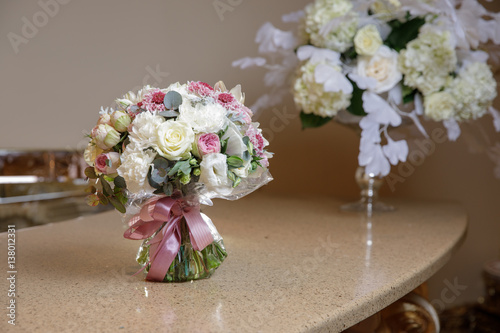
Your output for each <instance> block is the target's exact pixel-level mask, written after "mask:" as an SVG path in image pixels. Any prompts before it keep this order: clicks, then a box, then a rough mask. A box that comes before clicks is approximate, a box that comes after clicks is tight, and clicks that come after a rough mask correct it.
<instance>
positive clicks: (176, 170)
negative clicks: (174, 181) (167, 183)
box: [167, 162, 181, 177]
mask: <svg viewBox="0 0 500 333" xmlns="http://www.w3.org/2000/svg"><path fill="white" fill-rule="evenodd" d="M180 167H181V165H180V164H179V162H177V163H175V164H174V166H173V167H172V169H170V171H169V172H168V173H167V176H169V177H173V176H175V175H176V174H177V172H178V171H179V168H180Z"/></svg>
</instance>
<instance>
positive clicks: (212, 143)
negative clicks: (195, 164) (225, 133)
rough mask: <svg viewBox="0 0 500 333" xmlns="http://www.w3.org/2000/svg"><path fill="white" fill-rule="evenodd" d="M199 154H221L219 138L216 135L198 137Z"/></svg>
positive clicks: (208, 134)
mask: <svg viewBox="0 0 500 333" xmlns="http://www.w3.org/2000/svg"><path fill="white" fill-rule="evenodd" d="M198 152H199V153H200V155H206V154H212V153H220V140H219V136H218V135H217V134H214V133H205V134H201V135H200V136H199V137H198Z"/></svg>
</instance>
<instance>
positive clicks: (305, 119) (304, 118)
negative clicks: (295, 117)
mask: <svg viewBox="0 0 500 333" xmlns="http://www.w3.org/2000/svg"><path fill="white" fill-rule="evenodd" d="M300 120H301V122H302V129H306V128H315V127H320V126H323V125H324V124H326V123H328V122H329V121H330V120H332V118H331V117H321V116H317V115H315V114H312V113H304V111H301V112H300Z"/></svg>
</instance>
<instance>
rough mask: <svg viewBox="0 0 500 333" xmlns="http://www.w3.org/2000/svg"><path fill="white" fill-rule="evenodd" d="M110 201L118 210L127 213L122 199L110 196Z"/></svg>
mask: <svg viewBox="0 0 500 333" xmlns="http://www.w3.org/2000/svg"><path fill="white" fill-rule="evenodd" d="M109 202H110V203H111V204H112V205H113V206H114V207H115V208H116V210H117V211H119V212H120V213H122V214H125V211H126V209H125V206H124V205H123V204H122V203H121V202H120V200H118V199H116V198H114V197H110V198H109Z"/></svg>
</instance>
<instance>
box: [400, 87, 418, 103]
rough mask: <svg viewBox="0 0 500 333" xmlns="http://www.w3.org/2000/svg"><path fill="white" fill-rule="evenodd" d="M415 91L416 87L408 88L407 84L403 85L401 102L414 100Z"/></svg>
mask: <svg viewBox="0 0 500 333" xmlns="http://www.w3.org/2000/svg"><path fill="white" fill-rule="evenodd" d="M416 93H417V89H413V88H410V87H408V86H405V85H403V89H402V94H403V104H407V103H411V102H413V101H414V100H415V94H416Z"/></svg>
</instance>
